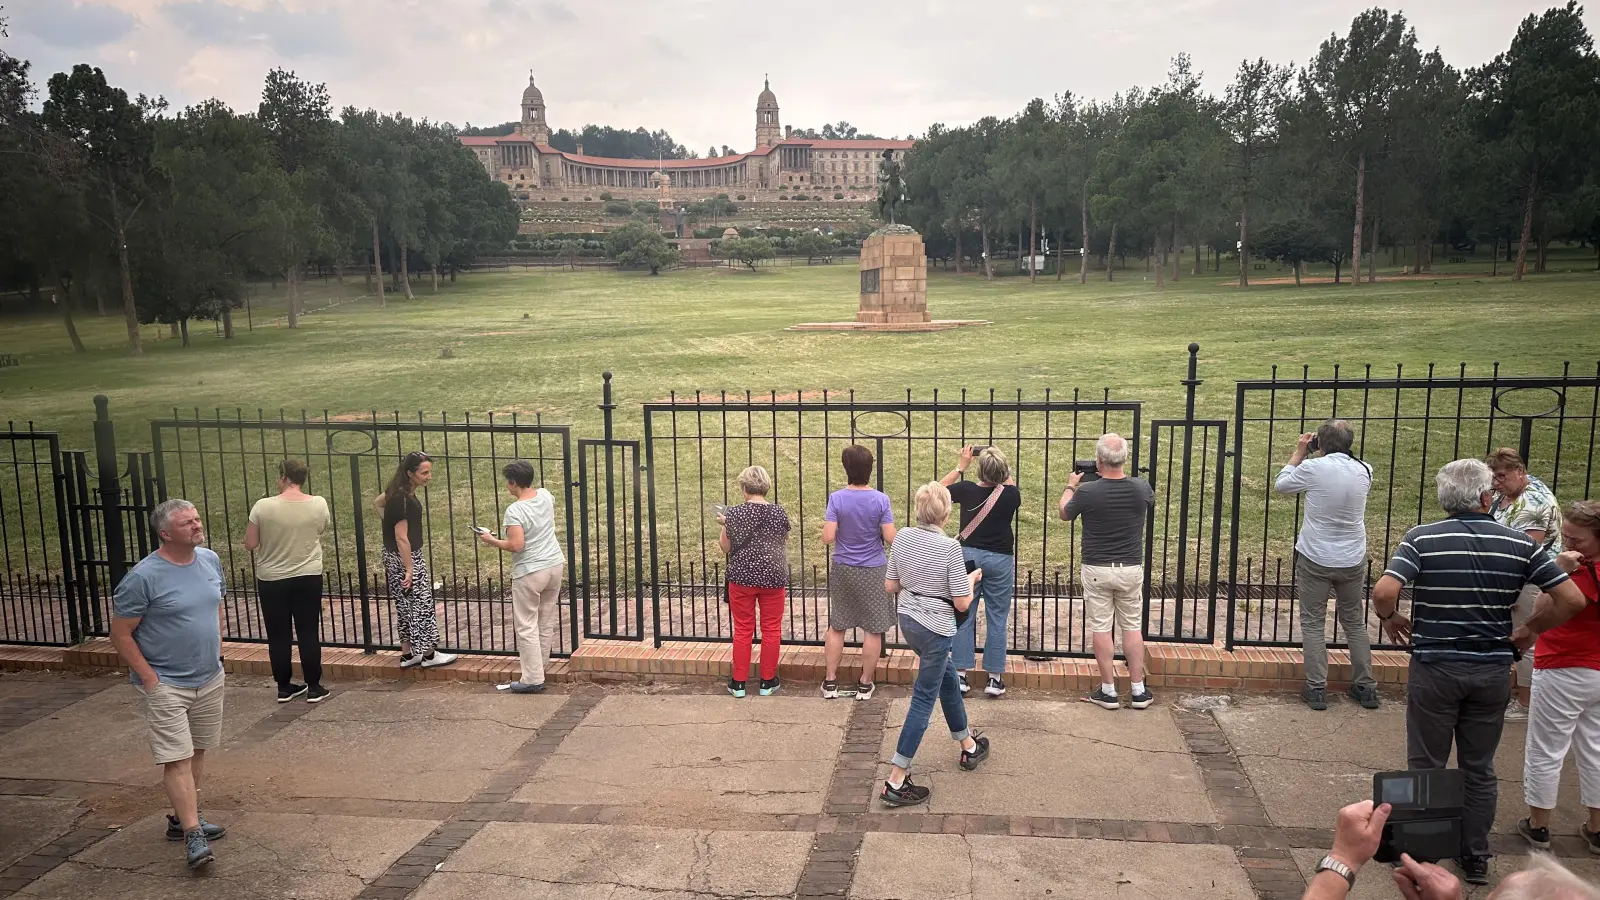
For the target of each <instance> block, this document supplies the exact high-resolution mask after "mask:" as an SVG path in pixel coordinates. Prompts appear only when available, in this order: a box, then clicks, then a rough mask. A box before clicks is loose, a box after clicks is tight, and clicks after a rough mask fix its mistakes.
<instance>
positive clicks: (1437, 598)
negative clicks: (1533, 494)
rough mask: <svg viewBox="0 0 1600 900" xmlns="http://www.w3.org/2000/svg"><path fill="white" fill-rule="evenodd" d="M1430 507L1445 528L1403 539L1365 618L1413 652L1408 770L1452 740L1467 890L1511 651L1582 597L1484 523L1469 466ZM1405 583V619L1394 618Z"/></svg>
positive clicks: (1483, 490)
mask: <svg viewBox="0 0 1600 900" xmlns="http://www.w3.org/2000/svg"><path fill="white" fill-rule="evenodd" d="M1436 480H1437V483H1438V488H1439V506H1440V507H1442V508H1443V509H1444V511H1445V512H1446V513H1448V514H1449V518H1447V519H1444V520H1443V521H1440V522H1433V523H1431V524H1427V525H1418V526H1417V527H1415V528H1413V529H1411V530H1410V531H1408V532H1406V536H1405V540H1403V541H1401V542H1400V546H1399V547H1397V548H1396V549H1395V554H1394V558H1393V559H1391V560H1390V561H1389V567H1388V569H1387V570H1386V571H1385V572H1384V573H1383V577H1382V578H1380V579H1379V580H1378V583H1377V584H1376V585H1374V586H1373V588H1372V611H1373V612H1374V613H1375V614H1377V616H1378V619H1379V621H1380V622H1381V623H1382V627H1383V629H1384V630H1385V631H1387V632H1388V633H1389V634H1390V635H1392V636H1393V637H1394V638H1395V639H1396V640H1398V641H1400V642H1402V643H1404V642H1406V641H1407V640H1409V641H1410V644H1411V669H1410V673H1409V675H1408V682H1409V683H1408V684H1407V687H1406V755H1407V757H1408V762H1409V764H1410V768H1412V769H1442V768H1444V767H1445V763H1446V762H1448V761H1449V759H1450V747H1451V743H1452V741H1453V742H1454V743H1455V745H1456V748H1455V749H1456V760H1457V763H1458V765H1459V766H1460V768H1461V771H1462V774H1463V775H1464V777H1465V781H1466V806H1465V809H1464V812H1463V819H1464V821H1463V823H1462V824H1463V827H1462V847H1461V856H1460V857H1459V858H1458V859H1457V863H1458V864H1459V865H1460V866H1461V871H1462V873H1463V874H1464V875H1465V877H1466V880H1467V881H1468V882H1470V883H1472V884H1487V883H1488V879H1489V828H1490V826H1491V825H1493V824H1494V812H1495V802H1496V793H1497V792H1496V782H1495V774H1494V754H1495V750H1496V748H1498V747H1499V746H1500V731H1501V727H1502V726H1503V725H1504V722H1505V718H1504V716H1505V706H1506V701H1507V699H1508V698H1509V696H1510V693H1511V679H1510V671H1509V670H1510V667H1511V663H1512V661H1513V659H1514V657H1515V652H1514V651H1519V652H1520V651H1524V650H1526V649H1528V648H1529V647H1531V646H1532V645H1533V641H1534V638H1535V637H1537V636H1538V635H1539V634H1540V632H1543V631H1547V630H1549V629H1551V628H1554V627H1556V626H1557V625H1560V624H1561V623H1562V622H1565V621H1566V620H1568V619H1570V618H1572V617H1573V616H1575V615H1577V614H1578V613H1579V612H1580V611H1582V610H1583V608H1584V603H1585V601H1584V598H1583V594H1582V593H1581V592H1579V590H1578V588H1577V587H1576V586H1575V585H1574V584H1572V582H1571V581H1570V580H1568V578H1567V575H1566V573H1565V572H1562V571H1561V569H1560V567H1558V566H1557V565H1556V563H1555V560H1554V559H1553V558H1552V557H1551V556H1550V554H1549V553H1547V552H1545V551H1544V550H1543V549H1542V548H1540V546H1539V545H1538V544H1536V543H1534V542H1533V541H1532V540H1531V539H1530V538H1529V537H1528V536H1527V535H1526V534H1524V533H1523V532H1521V531H1517V530H1514V529H1511V528H1507V527H1505V526H1503V525H1500V524H1498V523H1496V522H1495V521H1494V517H1493V516H1490V515H1489V502H1490V500H1491V498H1492V497H1493V486H1492V480H1493V474H1492V473H1491V472H1490V471H1489V467H1488V466H1487V465H1485V464H1484V463H1483V462H1482V461H1480V460H1476V459H1458V460H1456V461H1455V462H1452V463H1449V464H1448V465H1446V466H1445V467H1444V468H1442V469H1440V470H1439V475H1438V478H1437V479H1436ZM1407 584H1409V585H1411V587H1412V591H1413V592H1414V593H1413V599H1412V604H1411V612H1412V617H1411V618H1407V617H1406V616H1405V615H1403V614H1401V613H1400V611H1399V608H1398V606H1399V600H1400V590H1401V588H1403V587H1405V586H1406V585H1407ZM1525 584H1536V585H1538V586H1539V587H1540V589H1541V590H1543V591H1544V592H1545V595H1544V596H1542V597H1540V599H1539V602H1538V604H1537V606H1536V607H1535V609H1534V612H1533V615H1532V616H1530V617H1529V618H1528V620H1527V622H1525V623H1523V624H1522V625H1521V626H1518V627H1516V628H1513V627H1512V623H1511V608H1512V606H1513V605H1515V604H1516V602H1517V595H1518V594H1519V593H1520V592H1521V591H1522V587H1523V585H1525Z"/></svg>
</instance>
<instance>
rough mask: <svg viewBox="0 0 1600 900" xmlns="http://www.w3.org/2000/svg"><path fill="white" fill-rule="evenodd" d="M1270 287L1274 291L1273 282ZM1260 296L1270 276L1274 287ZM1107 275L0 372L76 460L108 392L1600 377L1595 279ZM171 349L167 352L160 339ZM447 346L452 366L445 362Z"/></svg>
mask: <svg viewBox="0 0 1600 900" xmlns="http://www.w3.org/2000/svg"><path fill="white" fill-rule="evenodd" d="M1267 274H1269V275H1272V274H1275V273H1267ZM1258 277H1260V274H1259V273H1258ZM1102 279H1103V274H1102V275H1101V276H1099V277H1098V278H1092V279H1091V281H1090V283H1089V284H1087V285H1080V284H1077V283H1076V282H1075V281H1074V280H1072V279H1071V278H1070V277H1069V278H1068V280H1066V281H1064V282H1059V283H1058V282H1056V281H1055V280H1053V279H1041V280H1040V281H1039V283H1038V284H1036V285H1031V286H1030V285H1029V284H1028V283H1027V282H1026V280H1025V279H1023V278H1019V277H1008V278H1003V279H998V280H996V281H994V282H985V281H983V280H982V279H981V278H979V277H975V276H972V275H967V276H962V277H957V276H955V275H953V274H948V273H945V272H934V273H931V274H930V276H929V306H930V308H931V309H932V311H933V314H934V316H935V317H937V318H960V319H989V320H992V321H993V322H994V325H992V326H989V327H985V328H976V329H963V330H958V331H950V332H939V333H931V334H849V333H803V332H791V331H786V330H785V327H786V326H788V325H791V324H794V323H797V322H804V321H819V320H840V319H849V318H852V317H853V315H854V311H855V290H856V283H857V278H856V271H855V267H854V266H853V265H848V264H840V265H832V266H816V267H811V268H806V267H798V268H792V269H791V268H782V269H775V270H770V271H763V272H758V273H748V272H738V271H731V270H723V269H716V270H693V271H680V272H671V273H668V274H666V275H663V276H661V277H656V278H652V277H649V276H646V275H642V274H633V273H622V274H619V273H615V272H589V273H581V272H579V273H568V272H561V271H559V270H558V271H553V272H540V271H537V270H536V271H531V272H527V273H524V272H522V271H520V270H511V271H509V272H504V273H494V274H473V275H467V276H463V277H462V278H461V280H460V281H459V282H458V283H457V284H456V285H455V286H453V287H448V288H446V289H445V290H443V291H442V292H441V293H440V294H438V295H433V294H431V293H429V292H428V289H427V286H426V283H423V284H420V285H419V286H418V287H417V288H416V290H417V299H415V300H411V301H407V300H405V299H403V298H402V299H399V300H395V299H393V295H392V294H391V295H390V301H389V303H388V305H387V307H386V308H384V309H379V308H377V305H376V303H375V301H373V300H360V301H358V302H350V303H344V304H343V305H340V306H337V307H336V308H333V309H330V310H327V311H325V312H319V313H314V314H312V315H309V316H307V317H306V318H305V319H304V320H303V321H302V323H301V327H300V328H299V329H297V330H292V331H291V330H289V329H288V328H285V327H281V320H275V318H274V317H275V316H276V315H279V314H281V311H282V309H281V307H282V300H283V297H282V295H283V289H282V288H281V287H280V288H278V290H277V291H275V292H274V291H272V290H270V289H268V288H267V287H266V286H265V285H258V286H256V287H255V288H254V289H253V291H252V293H253V296H254V300H253V302H252V306H253V317H254V319H255V328H254V330H253V331H251V330H246V323H245V318H246V317H245V316H244V315H240V316H238V317H237V319H236V323H237V327H238V337H237V338H236V339H235V340H233V341H223V340H221V339H220V337H218V336H216V335H215V334H214V333H213V328H212V326H211V324H210V323H205V322H197V323H194V325H193V327H192V328H191V333H192V342H193V346H192V347H190V348H188V349H184V348H182V347H180V346H179V342H178V341H176V340H171V339H167V338H165V329H162V328H159V327H155V326H147V327H146V329H145V334H146V338H147V340H146V353H145V355H144V356H143V357H141V358H131V357H129V356H127V355H126V353H125V352H124V349H123V330H122V323H121V320H120V319H119V318H115V317H108V318H104V319H102V318H99V317H96V316H94V315H92V314H91V315H86V316H81V317H80V318H79V329H80V332H81V333H82V335H83V338H84V341H85V342H86V343H87V344H88V345H89V347H90V352H89V353H87V354H82V355H78V354H73V353H72V352H71V351H70V347H69V346H68V344H67V341H66V338H65V335H64V333H63V330H62V328H61V325H60V323H59V321H57V320H55V319H53V318H48V317H39V318H19V317H11V318H7V319H0V351H3V352H9V353H13V354H16V355H18V356H20V357H21V361H22V365H21V366H19V367H15V368H8V369H4V370H0V410H3V413H0V420H5V419H9V420H15V421H18V422H23V421H29V420H31V421H33V422H35V423H36V424H37V425H38V426H39V427H41V428H44V429H52V430H57V431H60V432H62V434H63V436H64V439H65V440H66V443H67V444H68V445H69V446H81V445H83V444H84V443H85V442H86V440H87V438H88V436H89V432H90V419H91V417H92V406H91V404H90V398H91V397H92V395H94V394H96V393H104V394H106V395H108V396H109V397H110V398H111V409H112V413H113V416H114V417H115V419H116V421H117V423H118V427H119V431H121V432H122V433H123V434H125V435H129V436H133V435H141V434H146V433H148V428H147V425H146V423H147V422H148V420H150V419H151V418H155V417H160V416H165V415H168V414H170V412H171V410H172V409H173V408H174V407H178V408H183V409H187V410H192V409H194V408H196V407H198V408H200V409H201V410H202V411H207V412H209V411H210V410H213V409H215V408H221V409H223V410H225V411H227V412H229V413H230V414H231V412H232V411H233V410H234V409H235V408H242V409H244V410H246V411H247V415H249V414H250V413H252V412H253V411H254V410H256V409H258V408H259V409H263V410H267V411H270V412H275V411H276V410H278V409H280V408H281V409H286V410H289V411H291V412H297V411H298V410H301V409H305V410H308V411H311V412H313V413H318V414H320V413H321V412H322V411H324V410H326V411H328V412H330V413H331V414H333V415H348V414H358V413H363V412H367V411H371V410H374V409H375V410H378V411H380V412H392V411H394V410H399V411H400V412H401V414H402V415H413V416H414V415H415V414H416V412H417V411H419V410H422V411H426V412H428V413H429V414H431V415H437V414H438V413H440V412H449V413H450V414H451V415H452V416H456V415H460V414H463V413H466V412H472V413H474V414H475V415H479V414H483V413H486V412H489V411H497V412H510V411H519V412H523V413H531V412H542V413H544V414H545V415H546V417H547V419H549V420H552V421H557V422H571V423H573V424H575V425H577V426H579V430H580V431H582V432H584V433H588V432H590V431H592V430H593V429H594V428H595V425H596V423H597V422H598V419H599V413H598V411H597V410H596V404H597V403H598V402H599V399H600V373H601V372H602V371H605V370H611V371H612V372H614V373H615V374H616V381H615V385H616V391H617V400H618V402H619V403H620V404H622V409H621V414H620V415H619V417H618V427H619V429H620V430H621V432H622V433H623V434H625V435H637V433H638V429H639V424H638V422H639V417H638V415H637V414H636V413H633V412H632V411H631V410H630V405H632V404H636V403H639V402H643V401H647V400H652V399H658V398H665V397H666V396H667V395H668V392H669V391H674V390H675V391H677V392H679V393H680V394H681V393H692V392H693V391H695V390H706V391H718V390H723V389H727V390H731V391H742V390H745V389H749V390H753V391H759V392H765V391H768V390H777V391H779V392H790V393H792V392H794V391H797V390H804V391H814V390H823V389H827V390H830V391H848V390H852V389H853V390H854V391H855V392H856V395H857V397H862V398H872V399H894V398H899V397H904V396H905V391H906V390H907V389H908V388H909V389H912V390H913V391H914V392H915V393H916V394H917V395H918V396H919V397H924V396H927V395H928V394H929V393H930V392H931V391H932V390H933V389H935V388H937V389H939V390H940V391H941V395H942V396H949V395H951V394H953V393H954V392H957V391H959V390H960V389H961V388H963V387H965V388H969V389H972V390H975V391H981V392H984V393H987V390H988V389H989V388H997V389H999V391H1000V392H1001V393H1002V394H1009V395H1011V396H1013V397H1014V396H1015V392H1016V390H1017V389H1019V388H1020V389H1022V390H1023V391H1024V392H1025V395H1026V396H1028V397H1029V398H1037V397H1042V396H1043V392H1044V390H1045V389H1046V388H1049V389H1051V390H1052V392H1053V395H1054V396H1056V397H1061V396H1062V395H1063V394H1068V395H1070V393H1071V391H1072V390H1073V389H1074V388H1080V389H1083V390H1084V391H1086V392H1088V393H1092V394H1098V393H1099V392H1100V390H1101V389H1102V388H1104V387H1109V388H1110V389H1111V395H1112V397H1113V398H1117V399H1131V400H1144V401H1147V402H1149V403H1152V404H1154V409H1153V412H1155V413H1156V414H1159V415H1179V414H1181V412H1182V408H1181V403H1180V400H1181V390H1180V387H1179V385H1178V380H1179V379H1180V378H1182V377H1183V367H1184V362H1185V350H1184V348H1185V346H1186V345H1187V344H1188V343H1189V342H1190V341H1198V342H1199V343H1200V345H1201V348H1202V349H1201V377H1203V378H1205V379H1206V380H1207V384H1206V386H1204V387H1203V388H1202V389H1201V399H1200V403H1201V409H1202V411H1203V412H1208V413H1212V414H1218V415H1221V414H1225V413H1226V412H1228V411H1229V410H1230V409H1231V407H1232V390H1231V385H1230V384H1228V382H1230V381H1231V380H1233V379H1236V378H1263V377H1268V376H1269V374H1270V372H1271V368H1272V366H1274V365H1276V366H1278V367H1279V371H1280V373H1294V374H1298V373H1299V370H1300V367H1301V366H1302V365H1309V366H1311V367H1312V370H1313V373H1322V374H1325V375H1326V374H1329V373H1331V370H1332V366H1333V365H1335V364H1340V365H1342V366H1343V367H1344V371H1345V372H1347V373H1348V372H1350V371H1351V370H1352V369H1359V367H1360V366H1361V365H1363V364H1366V363H1372V364H1374V368H1375V370H1376V371H1380V372H1383V373H1385V374H1389V373H1392V371H1393V366H1394V365H1395V364H1396V363H1403V364H1405V366H1406V367H1407V370H1408V371H1415V370H1419V369H1420V368H1421V367H1422V366H1424V365H1425V364H1426V363H1429V362H1437V363H1440V364H1442V365H1445V366H1448V367H1451V368H1453V367H1454V366H1456V365H1457V364H1458V363H1461V362H1466V363H1468V364H1469V367H1470V369H1471V370H1473V371H1482V372H1484V373H1487V371H1488V367H1489V366H1490V365H1491V364H1492V363H1493V362H1495V361H1499V362H1500V363H1501V369H1502V372H1506V373H1510V374H1533V373H1551V372H1556V371H1559V369H1560V367H1561V364H1562V362H1563V361H1565V360H1571V361H1573V363H1574V366H1575V367H1576V368H1577V369H1579V370H1580V371H1587V370H1592V369H1593V365H1594V360H1595V358H1596V357H1597V355H1600V345H1597V344H1596V342H1595V341H1594V337H1593V336H1594V331H1593V327H1592V325H1591V323H1592V322H1593V321H1594V320H1595V317H1596V314H1597V313H1600V277H1596V276H1595V275H1594V274H1593V273H1587V272H1585V273H1582V274H1563V275H1547V276H1540V277H1531V278H1529V279H1527V280H1525V281H1523V282H1522V283H1520V284H1515V283H1512V282H1511V281H1510V280H1509V279H1507V278H1504V277H1502V278H1499V279H1490V278H1488V277H1482V276H1475V275H1472V274H1462V275H1453V274H1447V275H1441V276H1440V277H1439V278H1437V279H1428V280H1424V281H1391V282H1381V281H1380V283H1378V284H1376V285H1370V286H1367V285H1364V286H1362V287H1360V288H1352V287H1350V286H1348V285H1344V286H1333V285H1311V286H1306V287H1301V288H1296V287H1294V286H1293V285H1292V284H1290V285H1283V284H1273V285H1262V286H1257V287H1252V288H1251V289H1249V290H1248V291H1241V290H1240V289H1239V288H1238V287H1236V286H1232V285H1229V284H1226V283H1224V282H1223V281H1221V280H1219V279H1217V278H1216V277H1198V278H1191V277H1187V276H1186V277H1185V278H1184V279H1183V280H1181V281H1180V282H1179V283H1178V284H1177V285H1175V286H1172V285H1169V286H1167V287H1166V288H1164V289H1159V290H1158V289H1157V288H1156V287H1155V286H1154V282H1153V281H1151V280H1146V279H1147V276H1146V275H1145V273H1143V272H1142V271H1138V270H1134V271H1128V272H1121V273H1119V279H1120V280H1119V281H1117V282H1116V283H1114V284H1107V283H1106V282H1105V281H1104V280H1102ZM312 292H313V299H312V300H311V301H310V302H308V304H307V305H308V306H310V307H317V306H320V305H323V304H324V303H327V302H330V301H332V300H335V299H348V298H351V297H357V296H359V295H360V293H361V282H360V281H358V280H352V281H351V283H350V284H349V285H347V286H345V287H342V288H341V287H340V286H338V285H335V284H333V283H332V282H331V281H330V283H329V284H327V285H314V286H313V288H312ZM152 337H156V338H157V339H154V340H152V339H150V338H152ZM445 346H449V347H451V349H452V350H453V352H454V355H455V356H454V358H453V359H441V358H440V349H441V348H442V347H445Z"/></svg>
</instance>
